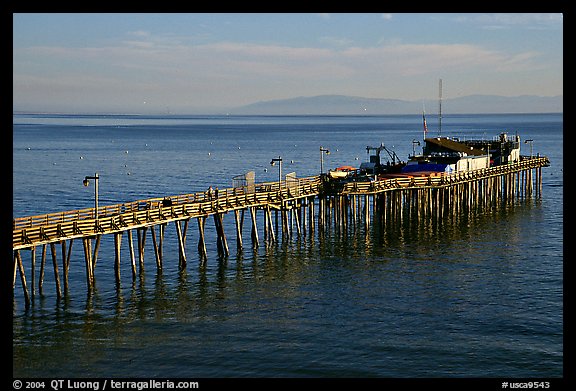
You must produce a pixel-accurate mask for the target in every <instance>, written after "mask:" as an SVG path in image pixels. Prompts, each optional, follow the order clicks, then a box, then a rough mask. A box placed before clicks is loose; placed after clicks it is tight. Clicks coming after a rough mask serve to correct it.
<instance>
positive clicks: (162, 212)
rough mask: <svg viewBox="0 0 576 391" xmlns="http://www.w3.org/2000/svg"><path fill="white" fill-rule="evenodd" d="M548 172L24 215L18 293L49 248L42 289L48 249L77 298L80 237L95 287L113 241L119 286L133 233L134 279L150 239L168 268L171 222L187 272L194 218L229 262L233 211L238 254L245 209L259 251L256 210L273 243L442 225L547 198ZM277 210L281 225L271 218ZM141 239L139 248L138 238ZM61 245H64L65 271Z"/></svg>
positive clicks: (526, 170) (533, 163)
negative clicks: (397, 223) (71, 277)
mask: <svg viewBox="0 0 576 391" xmlns="http://www.w3.org/2000/svg"><path fill="white" fill-rule="evenodd" d="M548 165H549V161H548V159H547V158H546V157H522V159H521V160H520V161H519V162H517V163H512V164H506V165H501V166H495V167H491V168H484V169H479V170H472V171H466V172H456V173H453V174H444V173H442V174H440V173H430V174H427V175H423V174H420V175H419V174H414V175H398V176H397V177H390V178H387V179H383V180H379V181H375V182H349V183H339V182H332V181H330V180H329V179H328V178H327V177H326V176H313V177H307V178H299V179H297V180H295V181H294V180H291V181H282V182H278V181H277V182H268V183H262V184H256V185H254V186H250V187H235V188H228V189H223V190H220V191H219V192H218V193H219V194H218V195H217V196H216V195H213V194H208V193H206V192H201V193H193V194H185V195H178V196H170V197H165V198H153V199H146V200H139V201H134V202H130V203H123V204H116V205H108V206H101V207H100V208H98V209H97V212H98V213H97V216H96V213H95V208H87V209H81V210H74V211H67V212H59V213H49V214H45V215H39V216H31V217H20V218H16V219H14V220H13V236H12V247H13V254H14V256H13V265H14V279H13V289H14V288H15V285H16V280H17V274H19V275H20V280H21V285H22V289H23V294H24V300H25V305H26V307H27V308H28V307H29V306H30V303H31V300H32V299H31V296H30V292H29V288H28V283H27V279H26V273H25V268H24V260H23V256H22V253H23V252H24V251H29V252H30V262H31V264H30V268H29V270H30V271H31V272H30V277H31V291H32V296H34V294H35V292H36V250H37V248H38V247H41V257H40V258H41V261H40V271H39V276H38V289H39V290H40V292H42V284H43V279H44V270H45V267H46V258H47V256H48V254H47V253H48V246H49V247H50V256H51V259H52V267H53V270H54V278H55V286H56V295H57V298H58V299H60V298H61V297H62V288H61V280H60V275H61V274H60V271H62V277H63V285H64V292H65V294H66V292H67V291H68V273H69V266H70V259H71V255H72V249H73V248H72V245H73V243H74V241H75V240H77V239H78V240H81V241H82V248H83V254H84V261H85V262H84V263H85V269H86V286H87V289H88V290H89V291H90V290H92V289H93V287H94V270H95V267H96V262H97V259H98V250H99V247H100V242H101V238H102V236H103V235H114V248H115V261H114V271H115V278H116V281H117V282H119V281H120V261H121V257H120V254H121V249H122V239H123V236H124V233H126V236H127V242H128V252H129V254H130V262H131V271H132V278H133V279H136V277H137V269H138V267H139V268H140V270H142V268H143V267H144V248H145V244H146V240H147V236H148V235H147V234H148V232H150V236H151V238H152V242H153V248H154V257H155V260H156V267H157V268H158V270H159V271H161V270H162V268H163V243H164V233H165V229H166V227H167V226H168V224H171V223H173V224H174V226H175V229H176V234H177V239H178V251H179V257H178V258H179V267H180V268H185V267H186V263H187V257H186V237H187V233H188V230H189V228H190V220H191V219H195V220H196V222H197V227H198V243H197V246H198V252H199V255H200V257H201V259H202V260H205V259H206V258H207V251H206V236H205V225H206V221H207V219H209V218H210V217H211V218H212V219H213V222H214V227H215V229H216V234H217V249H218V254H219V256H221V257H227V256H228V255H229V253H230V248H229V243H228V238H227V236H226V233H225V230H224V223H223V219H224V216H225V215H226V214H229V213H231V214H233V216H234V222H235V226H236V235H235V237H236V248H237V250H241V249H242V248H243V247H244V245H245V244H244V238H243V237H242V232H243V225H244V217H245V212H248V213H249V214H250V220H251V229H250V232H251V235H250V236H251V237H250V240H251V245H252V246H253V247H258V246H259V245H260V236H259V229H258V226H257V213H258V212H259V213H261V214H263V216H264V218H263V221H264V227H263V228H262V229H263V232H262V233H263V240H264V242H266V243H273V242H275V241H277V240H278V239H279V236H280V232H281V235H282V240H290V239H291V237H292V235H293V231H294V230H295V231H296V234H297V235H299V236H300V235H313V234H314V232H315V230H316V229H318V230H319V231H322V230H323V229H324V227H326V226H327V225H329V224H331V222H333V223H334V225H335V226H337V227H339V228H342V229H346V227H347V226H348V225H349V224H356V223H359V222H363V223H364V224H365V225H366V226H369V225H370V222H371V219H374V220H375V221H379V222H385V221H389V220H398V219H403V218H405V217H407V216H418V217H422V218H428V217H436V218H443V217H445V216H447V215H453V214H458V213H460V212H461V211H463V210H466V209H469V208H472V207H478V208H484V207H485V208H489V207H490V206H491V205H494V204H497V203H507V202H513V201H514V199H517V198H520V197H532V196H536V197H540V196H541V194H542V171H541V170H542V167H546V166H548ZM272 211H274V218H273V217H272ZM134 231H135V232H136V244H137V246H135V245H134V235H133V232H134ZM57 247H60V248H61V251H60V257H61V262H60V265H59V263H58V254H57Z"/></svg>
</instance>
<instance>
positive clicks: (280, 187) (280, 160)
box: [270, 156, 282, 191]
mask: <svg viewBox="0 0 576 391" xmlns="http://www.w3.org/2000/svg"><path fill="white" fill-rule="evenodd" d="M276 162H278V163H279V164H278V190H279V191H281V190H282V157H280V156H278V157H277V158H274V159H272V160H271V161H270V165H271V166H275V165H276Z"/></svg>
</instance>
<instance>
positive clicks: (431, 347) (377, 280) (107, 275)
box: [13, 114, 564, 378]
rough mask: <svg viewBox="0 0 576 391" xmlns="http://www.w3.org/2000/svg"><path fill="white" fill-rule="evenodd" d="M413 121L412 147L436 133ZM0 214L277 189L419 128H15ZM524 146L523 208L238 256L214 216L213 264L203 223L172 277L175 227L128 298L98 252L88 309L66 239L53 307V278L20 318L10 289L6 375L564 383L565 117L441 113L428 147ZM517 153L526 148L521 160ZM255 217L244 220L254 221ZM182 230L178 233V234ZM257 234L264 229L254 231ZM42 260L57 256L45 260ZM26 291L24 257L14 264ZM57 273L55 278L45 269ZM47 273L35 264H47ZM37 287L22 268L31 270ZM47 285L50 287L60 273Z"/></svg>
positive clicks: (383, 120) (140, 120)
mask: <svg viewBox="0 0 576 391" xmlns="http://www.w3.org/2000/svg"><path fill="white" fill-rule="evenodd" d="M434 121H435V119H434V118H432V117H431V118H428V126H429V135H436V134H437V133H438V130H437V127H436V126H435V124H434ZM13 123H14V125H13V186H14V188H13V214H14V216H15V217H20V216H29V215H35V214H43V213H48V212H58V211H64V210H72V209H81V208H88V207H92V206H93V202H94V198H93V197H94V188H93V184H91V185H90V186H89V187H84V186H83V185H82V180H83V179H84V177H85V176H87V175H94V173H96V172H98V174H99V175H100V181H99V196H100V197H99V201H100V204H101V205H106V204H115V203H121V202H128V201H135V200H139V199H145V198H151V197H163V196H170V195H178V194H187V193H192V192H197V191H205V190H206V189H207V188H208V187H209V186H213V187H216V186H217V187H219V188H221V189H222V188H227V187H232V178H233V177H234V176H236V175H241V174H244V173H246V172H248V171H255V173H256V182H265V181H275V180H277V178H278V167H277V166H275V167H271V166H270V160H271V159H272V158H277V157H278V156H281V157H282V158H283V163H284V164H283V167H282V169H283V173H289V172H295V173H296V175H297V176H298V177H305V176H311V175H316V174H318V173H319V171H320V154H319V147H320V146H323V147H325V148H328V149H330V151H331V154H330V155H325V156H324V168H325V170H326V169H328V168H334V167H337V166H340V165H356V166H358V165H359V164H360V163H361V162H363V161H366V160H367V154H366V146H368V145H369V146H378V145H380V143H384V144H385V145H386V146H387V147H388V148H389V149H393V150H394V151H395V152H396V153H397V154H398V156H399V157H401V158H402V159H403V160H406V159H407V156H408V154H412V148H413V147H415V148H416V152H418V151H419V148H421V147H419V146H417V145H416V144H413V143H412V141H413V140H421V139H422V124H421V117H420V116H418V115H415V116H368V117H365V116H358V117H340V116H335V117H258V116H254V117H226V116H204V117H201V116H114V115H110V116H89V115H87V116H72V115H30V114H26V115H25V114H16V115H14V117H13ZM502 131H506V132H508V134H509V135H514V134H516V133H518V134H519V135H520V136H521V139H522V140H526V139H532V140H534V141H533V144H532V147H533V153H534V154H536V153H540V154H542V155H546V156H548V157H549V158H550V161H551V166H550V167H548V168H544V169H543V182H544V184H543V192H542V198H541V199H530V200H519V201H518V202H516V204H515V205H514V206H512V207H511V206H506V207H499V208H494V209H492V210H486V211H484V212H482V213H473V214H466V215H462V216H453V218H451V219H448V220H446V221H443V222H441V223H436V224H431V223H430V222H420V223H419V224H414V223H406V224H398V225H396V226H394V227H385V228H384V229H382V228H381V227H378V226H374V225H371V226H370V227H369V228H368V229H367V230H366V229H365V227H364V226H363V225H358V226H355V227H354V226H351V227H349V229H348V230H347V231H346V232H343V233H342V232H338V231H336V230H335V229H334V228H331V229H328V230H327V231H326V232H325V233H323V234H319V233H318V231H316V232H315V233H314V235H306V236H302V237H300V238H298V237H297V235H294V237H293V238H292V239H291V240H290V241H282V240H279V241H278V242H277V243H276V244H273V245H265V244H264V243H263V240H262V239H263V233H262V232H260V240H261V245H260V247H258V248H257V249H252V248H251V246H250V243H249V238H250V236H249V231H248V230H249V227H247V228H246V226H249V225H250V224H249V218H247V220H246V221H248V224H245V228H246V232H245V234H244V242H245V249H244V251H242V252H240V253H237V252H236V246H235V239H234V236H235V235H234V232H235V231H234V229H235V228H234V219H233V216H232V215H226V216H225V218H224V224H225V230H226V232H227V234H228V240H229V245H230V249H231V254H230V256H229V257H228V258H225V259H219V258H218V254H217V247H216V234H215V228H214V224H213V221H212V220H211V219H210V220H207V224H206V231H207V232H206V234H207V250H208V258H207V262H206V263H205V264H202V263H201V262H200V256H199V254H198V252H197V251H196V244H197V241H198V231H197V228H196V224H191V225H190V229H189V230H188V235H187V247H186V250H187V258H188V266H187V268H186V269H185V270H179V269H178V246H177V237H176V232H175V231H176V230H175V228H174V225H168V226H167V228H166V236H165V241H164V248H163V252H164V269H163V272H162V273H161V274H158V273H157V272H156V265H155V259H154V251H153V248H152V240H147V242H146V255H145V270H144V272H143V273H142V274H141V275H140V276H139V277H137V278H136V280H135V281H132V276H131V271H130V258H129V252H128V247H127V244H126V243H127V241H126V240H127V239H124V241H123V248H122V270H121V274H122V277H121V278H122V279H121V284H120V285H119V286H118V285H117V284H116V283H115V280H114V266H113V265H114V241H113V237H112V236H109V237H108V236H104V237H103V239H102V244H101V248H100V252H99V256H98V264H97V267H96V276H95V277H96V290H95V292H94V294H92V295H88V294H87V291H86V277H85V269H84V258H83V251H82V245H81V244H80V242H77V243H74V246H73V249H72V258H71V259H72V260H71V265H70V276H69V285H70V287H69V291H68V292H66V295H65V297H64V298H63V299H61V300H57V299H56V291H55V284H54V272H53V270H52V265H51V262H48V264H49V267H47V268H46V272H45V276H44V287H43V292H42V294H40V292H38V289H36V295H35V299H34V302H33V305H32V306H31V308H30V309H28V310H26V309H25V307H24V299H23V294H22V289H21V285H20V280H19V279H17V282H16V288H15V292H14V306H13V375H14V376H15V377H146V378H148V377H165V378H168V377H172V378H176V377H183V378H194V377H393V378H409V377H562V376H563V371H564V368H563V351H564V347H563V261H564V254H563V155H562V153H563V117H562V115H561V114H546V115H535V114H533V115H453V116H450V115H445V116H444V117H443V121H442V135H443V136H445V135H446V136H461V137H470V138H482V137H484V138H490V139H491V138H492V137H494V136H497V135H498V134H499V133H500V132H502ZM522 154H525V155H529V154H530V144H525V143H522ZM258 218H259V219H262V216H259V217H258ZM192 222H193V221H192ZM258 224H259V229H260V230H262V228H263V222H262V221H259V223H258ZM58 250H60V248H59V246H58ZM22 256H23V260H24V262H25V267H26V273H27V279H28V282H29V283H30V278H31V277H30V260H31V257H30V252H29V251H23V252H22ZM58 257H59V258H58V262H59V264H60V268H61V266H62V265H61V259H60V253H59V251H58ZM49 259H50V257H49ZM36 261H37V267H36V272H37V273H38V271H39V266H38V264H39V261H40V251H37V255H36ZM60 274H62V271H61V270H60Z"/></svg>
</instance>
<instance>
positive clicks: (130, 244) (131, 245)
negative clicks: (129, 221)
mask: <svg viewBox="0 0 576 391" xmlns="http://www.w3.org/2000/svg"><path fill="white" fill-rule="evenodd" d="M128 250H129V251H130V264H131V267H132V281H134V280H136V257H135V256H134V242H133V241H132V230H131V229H129V230H128Z"/></svg>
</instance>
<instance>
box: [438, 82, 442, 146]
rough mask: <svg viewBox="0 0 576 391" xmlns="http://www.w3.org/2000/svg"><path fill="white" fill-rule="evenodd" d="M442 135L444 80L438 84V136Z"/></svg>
mask: <svg viewBox="0 0 576 391" xmlns="http://www.w3.org/2000/svg"><path fill="white" fill-rule="evenodd" d="M440 133H442V79H440V80H439V82H438V136H440Z"/></svg>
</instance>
